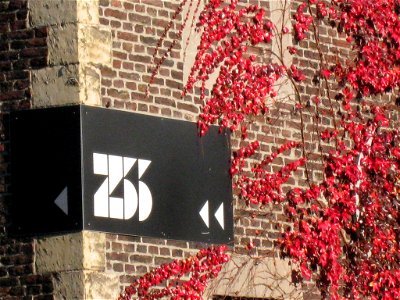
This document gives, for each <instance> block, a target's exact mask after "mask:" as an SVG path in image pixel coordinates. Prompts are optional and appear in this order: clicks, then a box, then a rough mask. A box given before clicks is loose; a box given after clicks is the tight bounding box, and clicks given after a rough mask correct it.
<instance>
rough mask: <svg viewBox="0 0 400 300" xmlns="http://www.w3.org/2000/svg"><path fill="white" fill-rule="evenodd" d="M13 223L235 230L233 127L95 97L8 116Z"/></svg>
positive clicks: (52, 227)
mask: <svg viewBox="0 0 400 300" xmlns="http://www.w3.org/2000/svg"><path fill="white" fill-rule="evenodd" d="M10 120H11V121H10V129H11V131H10V141H11V179H12V181H11V188H12V198H13V201H12V203H13V210H12V212H13V216H12V218H13V226H12V228H11V229H12V232H14V233H15V234H19V235H25V234H44V233H56V232H68V231H77V230H82V229H85V230H96V231H105V232H111V233H118V234H129V235H140V236H150V237H159V238H167V239H179V240H191V241H200V242H211V243H228V242H230V241H232V239H233V209H232V190H231V179H230V176H229V174H228V170H229V159H230V147H229V137H228V135H225V134H218V129H217V128H211V130H210V132H209V133H208V134H207V135H206V136H205V137H203V138H199V137H198V136H197V134H196V132H197V129H196V125H195V124H194V123H191V122H185V121H177V120H171V119H165V118H158V117H151V116H145V115H140V114H134V113H130V112H124V111H117V110H111V109H103V108H94V107H88V106H70V107H60V108H48V109H37V110H28V111H19V112H14V113H12V114H11V117H10Z"/></svg>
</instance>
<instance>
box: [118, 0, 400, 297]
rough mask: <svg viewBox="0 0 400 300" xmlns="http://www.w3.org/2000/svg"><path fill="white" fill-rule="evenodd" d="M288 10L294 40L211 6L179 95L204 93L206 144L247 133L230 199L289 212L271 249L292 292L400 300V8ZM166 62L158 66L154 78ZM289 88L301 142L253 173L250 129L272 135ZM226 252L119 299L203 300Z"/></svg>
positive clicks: (242, 14) (250, 13)
mask: <svg viewBox="0 0 400 300" xmlns="http://www.w3.org/2000/svg"><path fill="white" fill-rule="evenodd" d="M200 2H201V1H200V0H183V1H182V3H181V5H180V6H179V8H178V10H177V13H176V14H175V15H174V16H173V20H175V19H176V18H177V16H178V15H179V14H180V13H181V11H182V10H183V7H184V6H185V5H187V6H188V7H189V9H188V12H187V13H186V15H184V16H183V23H182V26H181V27H180V31H179V33H178V38H181V37H182V30H183V29H184V27H185V26H186V27H187V26H188V25H187V24H188V22H187V21H188V19H189V12H190V11H191V9H192V8H193V9H194V11H195V12H197V11H199V7H200V6H199V5H200ZM292 2H294V4H295V7H294V13H293V14H292V16H291V17H292V20H291V22H292V23H291V24H292V26H291V28H290V26H289V27H288V26H285V25H284V24H280V25H279V26H278V25H277V24H274V23H273V22H272V21H271V19H270V18H269V13H268V11H267V8H264V7H260V6H258V5H250V4H243V3H240V1H237V0H230V1H228V0H225V1H224V0H209V1H207V3H206V5H205V6H204V8H203V9H202V10H201V12H200V14H199V16H198V23H197V28H196V30H198V31H200V32H201V39H200V43H199V47H198V51H197V55H196V58H195V62H194V65H193V67H192V69H191V72H190V75H189V78H188V80H187V83H186V85H185V88H184V90H183V94H184V95H186V94H190V93H191V92H193V90H194V89H195V88H196V86H199V89H200V100H201V101H202V103H203V105H202V108H201V113H200V115H199V120H198V127H199V134H200V135H204V134H206V133H207V130H208V128H209V126H211V125H218V126H220V128H221V130H222V129H228V130H230V131H231V132H232V133H235V132H240V136H241V140H242V141H241V143H242V144H244V147H242V148H240V149H238V150H237V151H235V152H234V153H233V157H232V166H231V169H230V173H231V175H232V177H233V182H234V188H235V190H236V191H237V193H238V197H239V199H240V200H243V202H244V203H245V204H246V205H249V206H252V207H254V206H257V207H259V209H260V210H262V209H263V207H265V206H266V205H268V204H270V203H273V204H279V205H281V206H282V207H283V208H284V211H285V216H286V217H287V220H288V221H290V224H291V225H285V226H286V227H282V236H281V238H280V239H279V240H278V241H277V243H276V247H277V248H278V249H279V253H280V255H281V256H282V257H289V258H290V259H291V260H292V262H293V266H294V271H293V275H292V279H293V282H294V283H299V282H301V281H302V280H303V279H307V280H308V279H311V278H313V279H314V280H315V281H316V283H317V287H318V288H319V289H320V291H321V295H322V297H324V298H325V297H330V299H364V298H368V299H399V298H400V267H399V262H400V256H399V253H400V249H399V247H400V246H399V243H400V214H399V212H398V211H399V205H400V202H399V201H400V197H399V191H400V175H399V174H400V173H399V171H400V146H399V145H400V143H399V142H400V136H399V131H398V129H393V124H394V123H393V122H394V121H393V119H392V118H391V116H393V115H395V113H396V112H395V111H394V110H393V107H394V105H396V104H397V105H398V104H399V102H400V101H399V100H398V98H397V99H396V95H397V94H398V88H399V84H400V65H399V62H400V17H399V15H400V3H399V2H398V1H397V0H386V1H383V0H331V1H319V0H304V1H292ZM285 3H286V1H285ZM286 9H289V8H288V7H286ZM282 14H285V12H284V11H283V12H282ZM173 20H172V21H173ZM194 23H195V22H193V21H192V25H191V26H192V27H193V26H194V25H193V24H194ZM327 24H329V25H327ZM321 26H325V27H326V26H330V27H331V29H332V30H333V29H335V30H336V31H337V33H338V34H339V35H340V34H341V35H342V41H345V42H346V43H347V47H348V51H349V53H351V55H349V56H347V57H343V56H341V55H340V54H337V57H336V59H332V58H329V57H328V56H329V55H328V54H332V53H327V51H326V50H324V48H326V47H323V45H322V44H323V43H322V41H321V39H320V32H319V30H320V28H321ZM170 27H171V25H169V26H168V27H167V28H166V32H167V31H168V30H169V28H170ZM165 35H166V34H164V35H163V37H165ZM287 35H291V36H292V40H293V42H294V43H293V45H289V46H287V47H286V48H285V47H284V44H283V37H284V36H287ZM162 39H163V38H161V40H160V42H159V44H158V47H159V46H160V45H161V44H162ZM307 40H310V41H313V45H314V46H313V47H314V49H313V50H314V51H315V52H316V53H317V54H318V57H319V63H318V67H317V68H316V69H315V70H313V74H311V75H310V74H309V73H306V72H304V68H303V66H301V65H298V64H296V63H290V64H288V65H287V64H286V63H285V59H284V56H288V55H289V56H292V57H293V58H295V57H296V56H297V55H300V54H299V52H301V51H299V50H301V48H302V46H301V43H302V42H304V41H307ZM272 43H277V44H278V48H279V49H280V51H278V52H279V53H275V52H274V51H273V50H272V49H273V47H272ZM158 47H157V49H156V53H157V51H158ZM172 47H173V45H172V46H171V47H170V48H169V49H168V50H169V51H170V50H171V49H172ZM255 47H261V48H263V49H264V50H265V52H263V53H264V54H263V55H264V56H266V57H262V56H260V55H255V54H254V53H252V51H250V49H254V48H255ZM156 53H155V54H156ZM166 53H168V51H167V52H166ZM166 55H167V54H164V55H163V56H162V57H161V59H160V60H159V63H158V64H156V67H155V71H154V72H153V77H154V76H156V75H157V71H158V69H159V67H160V65H161V63H162V62H163V60H165V57H166ZM331 56H332V55H331ZM293 61H294V62H295V61H298V60H293ZM213 73H216V74H217V78H216V80H215V82H212V83H213V86H212V88H211V93H210V95H208V94H207V90H206V83H207V81H209V79H210V76H211V75H212V74H213ZM311 79H312V82H314V84H315V85H316V86H317V87H318V88H317V89H316V90H317V92H315V93H314V94H312V95H309V99H304V95H302V94H301V90H302V87H303V86H304V85H306V81H307V80H310V81H311ZM282 80H286V82H287V84H290V85H292V88H293V91H294V95H293V98H292V99H291V100H292V103H293V111H294V112H295V113H298V114H299V119H300V132H301V134H300V138H299V140H293V141H292V140H289V141H286V142H285V143H284V144H283V145H281V146H280V147H278V148H277V149H276V150H275V151H272V153H269V154H265V155H263V156H261V159H259V160H258V161H257V162H256V163H254V156H255V154H257V152H258V151H259V150H260V146H261V143H260V141H258V140H254V139H253V140H252V139H251V138H250V137H249V136H250V135H249V134H248V131H249V124H251V123H252V122H253V121H254V120H255V119H256V118H259V117H263V118H264V119H265V122H266V124H268V123H269V122H268V120H269V118H270V115H269V114H270V108H271V106H273V105H275V104H276V103H278V102H279V101H280V98H279V90H278V88H277V87H278V85H279V82H281V81H282ZM384 93H391V95H392V98H395V100H394V101H393V100H392V102H391V103H386V104H389V106H390V105H391V107H392V109H388V108H387V106H388V105H386V106H385V105H381V102H380V101H379V96H380V95H382V94H384ZM307 114H308V115H310V114H311V115H312V119H313V120H314V122H315V127H316V128H317V129H316V130H317V134H318V149H319V159H320V161H319V164H320V166H321V170H322V174H323V177H322V179H321V180H319V181H317V180H313V179H312V178H310V176H309V167H308V165H307V164H308V162H309V151H308V150H307V143H308V142H309V141H307V138H306V135H305V133H306V130H307V128H306V126H305V123H304V118H305V116H306V115H307ZM322 115H324V116H327V117H329V118H330V119H331V120H332V123H331V125H330V126H323V124H322V123H321V116H322ZM252 137H253V138H254V135H252ZM297 148H299V149H300V150H301V151H297V152H296V151H295V152H294V153H298V157H297V159H295V160H294V161H291V162H287V163H283V164H282V166H281V168H280V169H278V170H276V169H273V168H271V167H270V165H271V163H272V162H273V161H274V160H275V159H277V158H278V157H279V156H280V155H282V153H285V152H287V151H290V150H291V149H297ZM258 157H260V156H258ZM300 169H301V170H304V174H305V177H306V181H305V182H306V184H305V185H304V186H297V187H291V186H288V185H287V182H288V180H289V179H290V178H291V177H292V176H293V173H294V172H296V171H298V170H300ZM247 248H248V249H249V250H251V249H253V248H254V245H253V244H252V243H250V244H249V245H248V247H247ZM223 249H224V248H221V247H219V248H210V249H208V250H201V251H200V253H199V254H198V255H197V256H195V257H194V258H188V259H186V260H183V261H181V262H173V263H171V264H168V265H164V266H162V267H159V268H157V269H155V270H154V271H152V272H151V273H149V274H146V275H145V276H143V277H141V278H140V279H138V280H137V281H136V282H135V283H133V284H132V286H131V287H129V288H128V289H127V290H126V292H125V295H124V296H122V298H121V299H129V298H130V297H131V296H132V295H134V294H137V295H138V296H139V298H141V299H157V298H161V297H164V296H167V295H168V296H170V297H171V298H173V299H201V297H202V293H203V292H204V289H205V286H206V285H207V280H209V279H210V278H213V277H215V276H216V275H217V274H218V272H219V271H220V270H221V265H222V264H223V263H224V262H226V261H227V260H228V256H227V255H226V254H225V253H224V251H223ZM186 273H191V274H192V277H191V278H190V279H189V280H188V281H186V282H185V283H182V284H177V282H178V281H177V280H172V281H170V284H168V285H167V287H166V288H164V289H161V291H157V292H154V293H150V294H149V293H148V291H149V288H150V287H154V286H156V285H158V284H160V282H162V281H164V280H166V279H168V278H171V276H172V277H174V276H175V277H176V278H178V279H179V278H181V276H182V275H183V274H186Z"/></svg>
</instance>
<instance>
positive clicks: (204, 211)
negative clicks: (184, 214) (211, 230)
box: [200, 200, 210, 227]
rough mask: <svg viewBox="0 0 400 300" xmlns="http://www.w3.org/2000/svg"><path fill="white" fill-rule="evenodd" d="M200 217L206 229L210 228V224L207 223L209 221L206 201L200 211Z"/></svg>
mask: <svg viewBox="0 0 400 300" xmlns="http://www.w3.org/2000/svg"><path fill="white" fill-rule="evenodd" d="M200 216H201V218H202V219H203V221H204V223H205V224H206V225H207V227H210V222H209V220H210V219H209V217H208V200H207V201H206V203H205V204H204V205H203V207H202V209H201V210H200Z"/></svg>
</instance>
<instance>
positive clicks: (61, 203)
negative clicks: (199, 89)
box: [54, 187, 68, 215]
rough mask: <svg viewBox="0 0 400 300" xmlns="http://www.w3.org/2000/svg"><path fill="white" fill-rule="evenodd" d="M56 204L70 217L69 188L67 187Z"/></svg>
mask: <svg viewBox="0 0 400 300" xmlns="http://www.w3.org/2000/svg"><path fill="white" fill-rule="evenodd" d="M54 203H55V204H56V205H57V206H58V207H59V208H60V209H61V210H62V211H63V212H64V213H65V214H66V215H68V188H67V187H65V188H64V189H63V191H62V192H61V193H60V195H58V197H57V198H56V200H55V201H54Z"/></svg>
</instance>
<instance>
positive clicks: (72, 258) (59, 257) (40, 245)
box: [35, 233, 83, 299]
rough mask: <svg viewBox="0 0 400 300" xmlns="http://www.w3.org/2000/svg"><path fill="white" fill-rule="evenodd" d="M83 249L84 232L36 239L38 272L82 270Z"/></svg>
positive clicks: (36, 266) (36, 265)
mask: <svg viewBox="0 0 400 300" xmlns="http://www.w3.org/2000/svg"><path fill="white" fill-rule="evenodd" d="M82 249H83V236H82V233H72V234H65V235H60V236H52V237H44V238H38V239H37V240H35V268H36V272H37V273H38V274H45V273H53V272H65V271H72V270H81V269H82V267H83V251H82ZM67 299H72V298H67Z"/></svg>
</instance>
